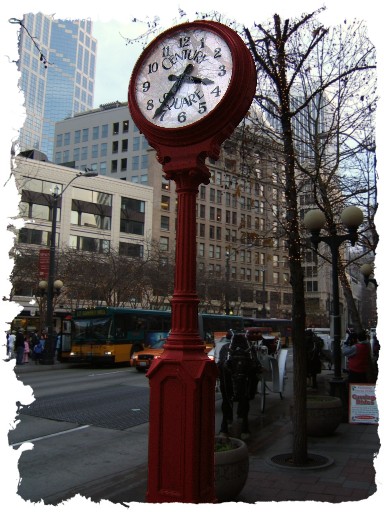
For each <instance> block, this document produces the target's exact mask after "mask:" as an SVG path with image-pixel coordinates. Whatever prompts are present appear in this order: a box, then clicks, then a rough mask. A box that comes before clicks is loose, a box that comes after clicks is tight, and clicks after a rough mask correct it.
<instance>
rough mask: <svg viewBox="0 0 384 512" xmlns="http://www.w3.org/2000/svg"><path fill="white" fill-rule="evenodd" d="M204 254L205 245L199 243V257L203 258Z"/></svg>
mask: <svg viewBox="0 0 384 512" xmlns="http://www.w3.org/2000/svg"><path fill="white" fill-rule="evenodd" d="M204 254H205V245H204V244H203V243H199V256H200V257H201V258H203V257H204Z"/></svg>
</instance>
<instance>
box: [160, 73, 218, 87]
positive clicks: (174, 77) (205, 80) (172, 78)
mask: <svg viewBox="0 0 384 512" xmlns="http://www.w3.org/2000/svg"><path fill="white" fill-rule="evenodd" d="M177 79H178V76H177V75H169V77H168V80H170V81H171V82H174V81H176V80H177ZM184 82H189V83H192V84H203V85H208V84H214V83H215V82H214V81H213V80H210V79H209V78H200V77H198V76H190V75H187V76H186V77H185V78H184Z"/></svg>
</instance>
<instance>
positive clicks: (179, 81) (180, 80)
mask: <svg viewBox="0 0 384 512" xmlns="http://www.w3.org/2000/svg"><path fill="white" fill-rule="evenodd" d="M192 69H193V65H192V64H188V66H187V67H186V68H185V70H184V72H183V73H182V74H181V75H180V76H178V77H177V78H176V82H175V83H174V85H173V86H172V88H171V90H170V91H169V92H167V94H166V95H165V97H164V99H163V101H162V102H161V105H160V106H159V107H158V108H157V109H156V112H155V114H154V116H153V119H155V117H157V116H159V115H160V114H161V113H162V112H163V110H164V107H165V105H166V104H167V103H168V101H169V100H170V99H172V98H173V97H174V96H175V94H176V93H177V91H178V90H179V89H180V87H181V86H182V85H183V82H184V80H185V79H186V77H187V76H188V75H190V74H191V73H192ZM170 76H174V75H170ZM169 79H170V78H169Z"/></svg>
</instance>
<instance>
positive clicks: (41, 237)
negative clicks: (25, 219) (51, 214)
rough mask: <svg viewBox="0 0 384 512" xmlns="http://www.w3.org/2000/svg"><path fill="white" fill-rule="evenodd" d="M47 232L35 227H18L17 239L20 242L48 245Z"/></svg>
mask: <svg viewBox="0 0 384 512" xmlns="http://www.w3.org/2000/svg"><path fill="white" fill-rule="evenodd" d="M48 235H49V232H47V231H40V230H37V229H28V228H20V230H19V236H18V241H19V243H21V244H32V245H48V243H49V239H50V237H49V236H48Z"/></svg>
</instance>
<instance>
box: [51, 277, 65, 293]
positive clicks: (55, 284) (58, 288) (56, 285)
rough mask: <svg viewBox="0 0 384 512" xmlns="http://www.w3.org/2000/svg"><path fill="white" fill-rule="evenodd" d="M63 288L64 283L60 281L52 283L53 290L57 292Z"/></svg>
mask: <svg viewBox="0 0 384 512" xmlns="http://www.w3.org/2000/svg"><path fill="white" fill-rule="evenodd" d="M63 286H64V283H63V281H61V280H60V279H56V281H55V282H54V283H53V287H54V289H55V290H57V291H58V292H59V291H60V290H61V289H62V287H63Z"/></svg>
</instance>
